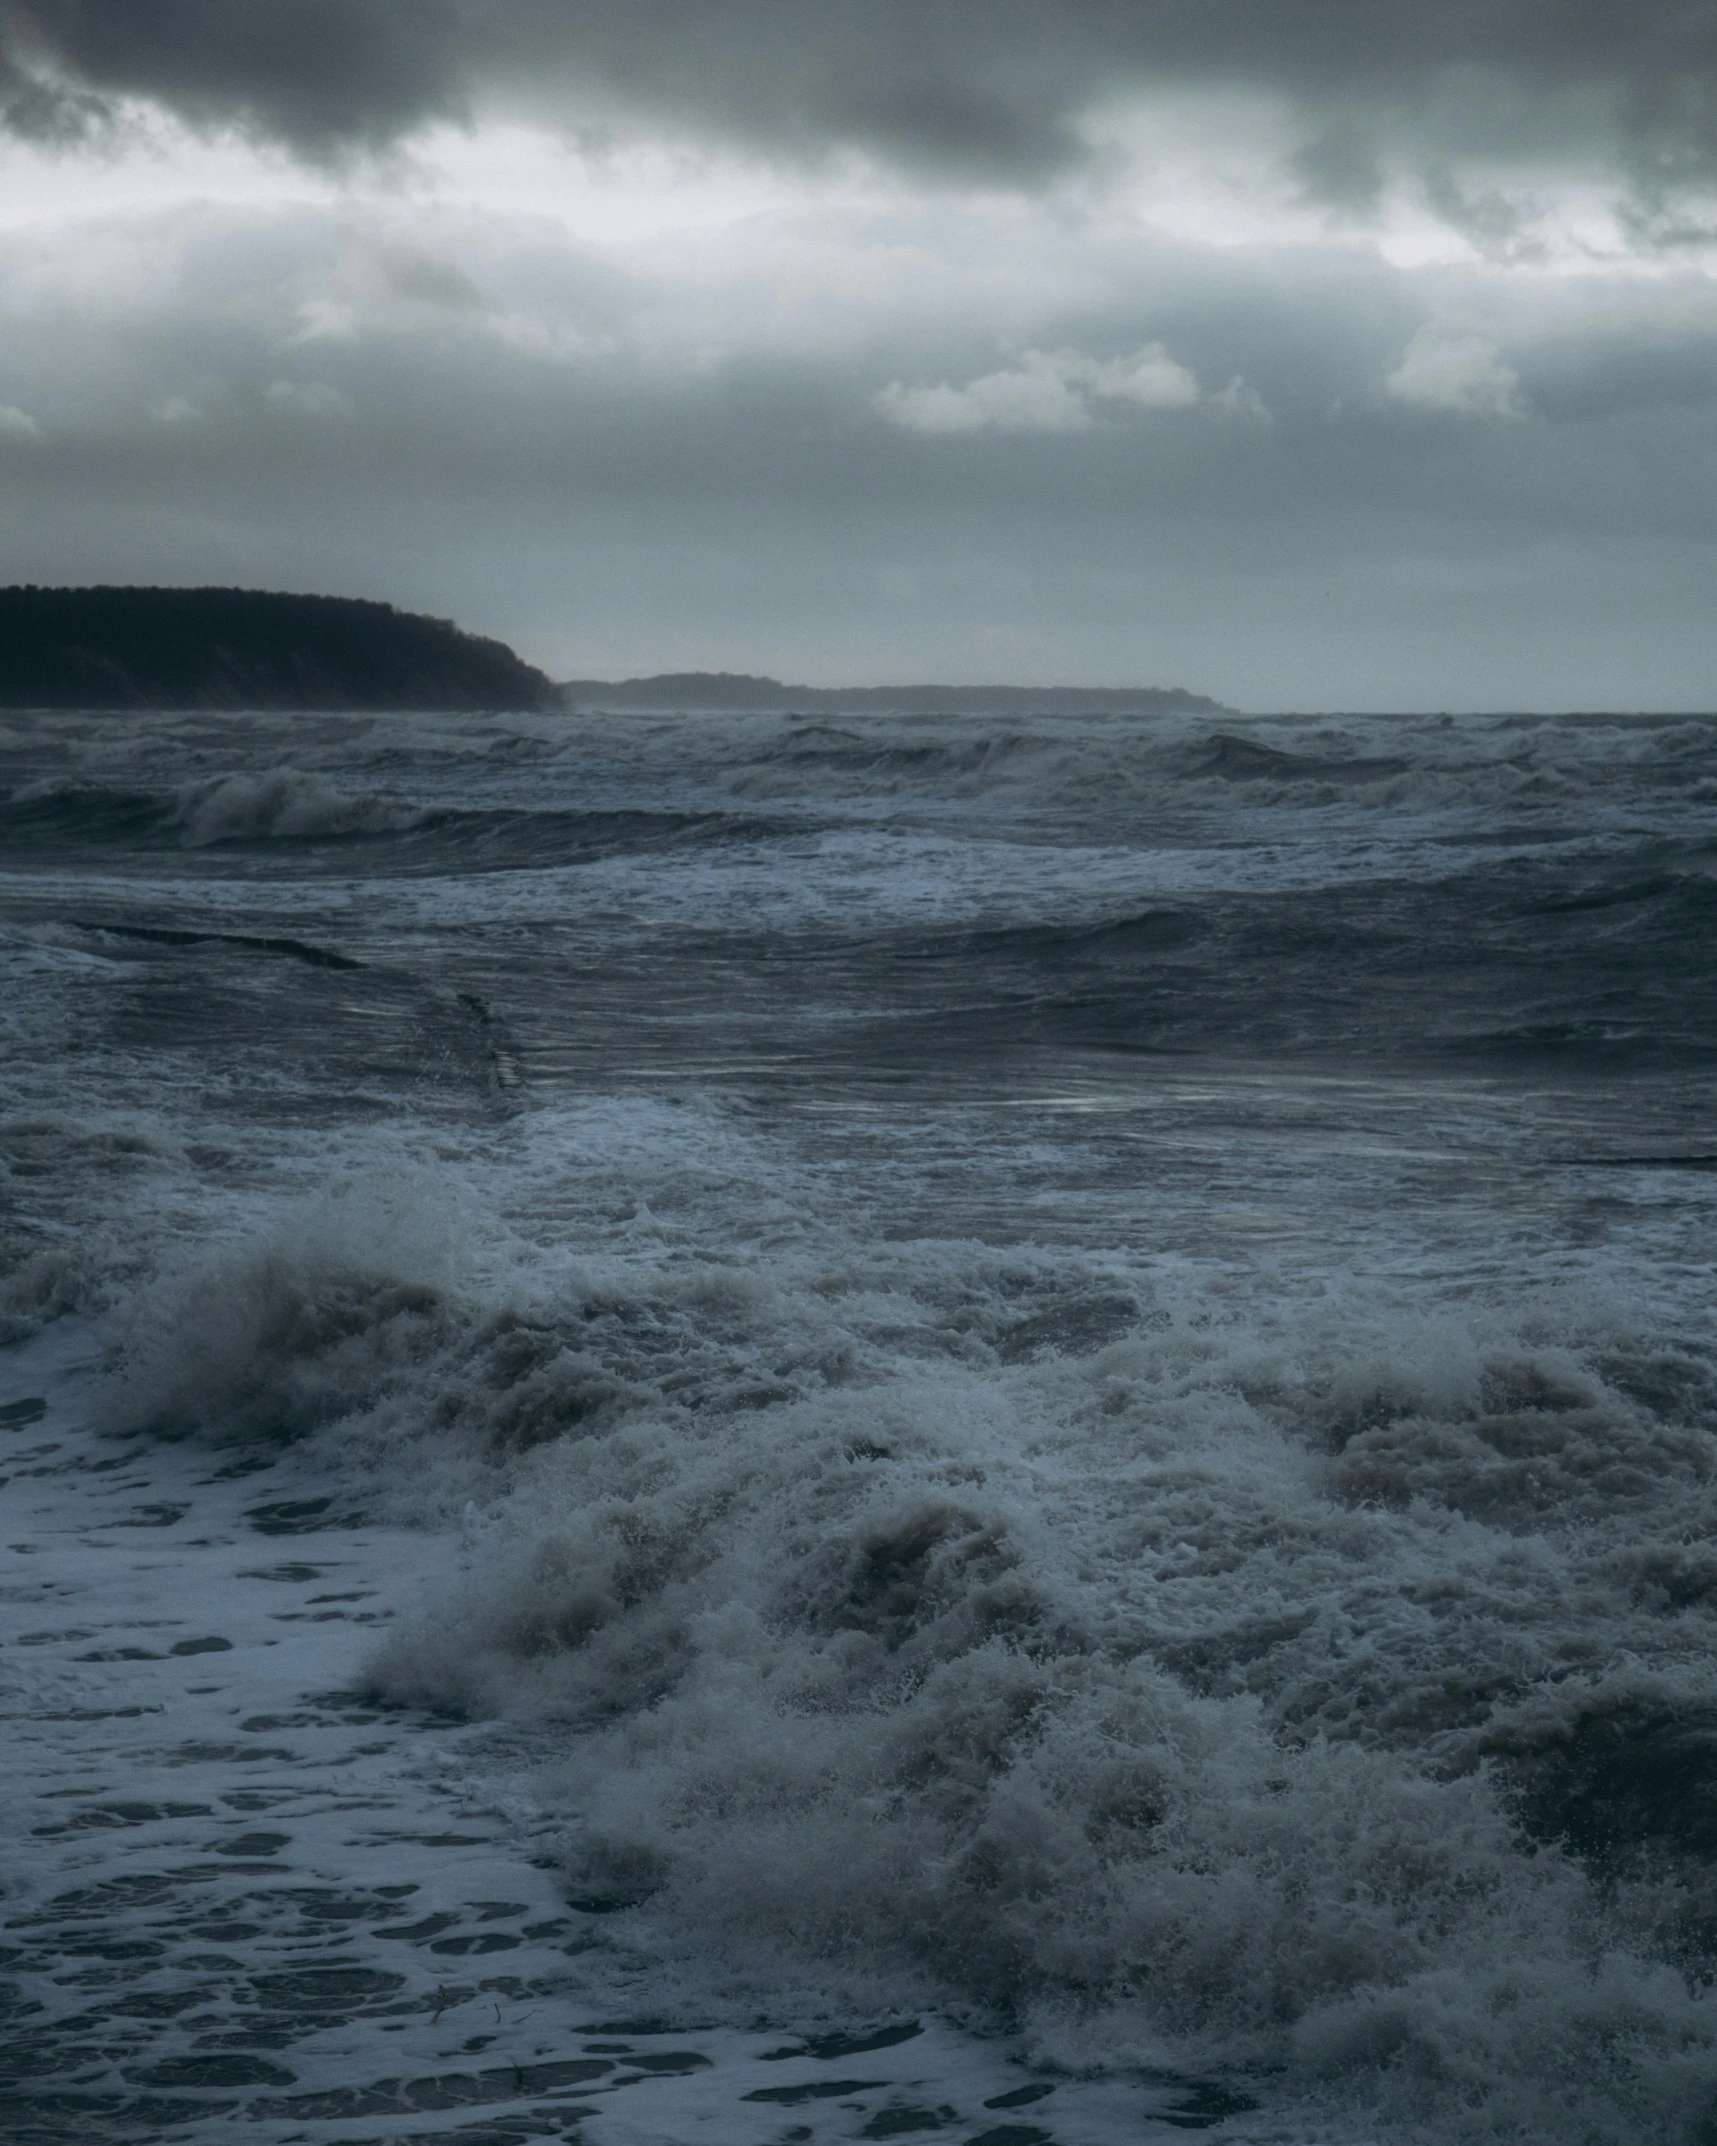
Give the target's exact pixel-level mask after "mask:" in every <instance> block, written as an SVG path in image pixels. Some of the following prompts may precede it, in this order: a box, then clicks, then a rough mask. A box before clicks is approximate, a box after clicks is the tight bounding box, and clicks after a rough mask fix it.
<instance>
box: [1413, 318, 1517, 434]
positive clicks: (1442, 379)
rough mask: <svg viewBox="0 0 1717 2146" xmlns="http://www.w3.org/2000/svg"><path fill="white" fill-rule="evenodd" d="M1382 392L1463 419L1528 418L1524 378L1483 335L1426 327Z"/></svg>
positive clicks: (1420, 408) (1416, 405)
mask: <svg viewBox="0 0 1717 2146" xmlns="http://www.w3.org/2000/svg"><path fill="white" fill-rule="evenodd" d="M1383 390H1384V393H1385V394H1387V395H1389V396H1390V397H1392V398H1393V400H1395V401H1396V402H1404V403H1407V404H1409V405H1411V406H1412V407H1413V408H1414V409H1418V410H1447V411H1451V412H1453V413H1454V414H1455V415H1457V416H1460V417H1524V416H1525V415H1526V404H1525V403H1524V401H1523V400H1522V399H1521V394H1520V377H1519V375H1518V374H1517V373H1516V372H1515V370H1514V368H1513V366H1511V365H1505V364H1504V363H1503V361H1502V358H1501V355H1500V354H1499V352H1498V350H1497V347H1496V345H1495V344H1494V343H1493V342H1490V341H1489V340H1488V339H1487V338H1486V337H1484V336H1482V335H1459V334H1451V333H1449V331H1447V330H1446V329H1441V328H1429V327H1427V328H1421V329H1420V330H1419V332H1418V334H1417V335H1416V336H1414V338H1413V340H1412V341H1411V342H1410V343H1409V344H1408V345H1407V348H1406V349H1405V350H1404V351H1403V352H1402V353H1401V362H1400V364H1399V365H1397V366H1396V368H1395V370H1394V371H1393V372H1392V373H1390V374H1389V375H1388V376H1387V377H1386V379H1385V380H1384V382H1383Z"/></svg>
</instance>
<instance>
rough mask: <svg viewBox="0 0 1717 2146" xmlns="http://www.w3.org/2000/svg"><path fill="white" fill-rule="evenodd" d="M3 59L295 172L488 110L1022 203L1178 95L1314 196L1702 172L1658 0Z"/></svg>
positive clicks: (82, 16)
mask: <svg viewBox="0 0 1717 2146" xmlns="http://www.w3.org/2000/svg"><path fill="white" fill-rule="evenodd" d="M0 54H3V58H4V65H5V68H6V80H7V85H8V87H7V100H6V109H7V113H8V117H9V120H10V123H11V124H12V126H14V127H15V128H18V129H22V130H26V131H32V132H35V133H52V132H54V131H56V130H57V131H59V132H61V133H70V134H76V133H79V132H84V131H87V130H89V129H91V128H92V127H95V126H97V125H99V124H100V123H101V121H102V119H103V118H104V117H107V118H109V119H111V117H112V116H113V115H114V112H115V109H116V106H117V105H118V104H119V103H120V102H121V101H123V100H125V99H128V98H141V99H147V100H152V101H155V102H158V103H160V104H162V105H164V106H166V107H168V108H170V109H171V110H173V111H174V112H176V113H178V114H179V115H181V116H182V117H184V118H186V119H188V120H190V121H192V122H194V123H197V124H202V125H214V126H220V125H231V126H236V127H240V128H243V129H246V130H249V131H251V132H253V133H256V134H259V135H263V136H268V137H272V138H275V139H278V140H280V141H282V142H285V143H288V144H290V145H291V146H292V147H294V148H295V149H297V150H300V151H303V152H305V153H308V154H312V155H329V154H335V153H339V152H341V151H346V150H350V149H353V148H374V147H378V146H381V145H384V144H386V143H388V142H391V141H396V140H398V139H399V138H401V137H402V136H404V135H406V134H408V133H410V132H411V130H412V129H414V128H416V127H418V126H420V125H421V124H423V123H424V122H425V121H427V120H431V119H436V118H449V117H458V116H464V117H467V118H469V117H471V116H472V115H474V114H476V113H478V112H479V111H481V110H482V109H484V108H485V107H488V106H492V105H494V104H496V103H500V104H507V103H511V104H514V105H528V106H531V107H534V108H536V109H537V110H539V111H543V112H549V113H553V114H555V115H556V116H557V117H559V118H560V119H562V120H563V121H565V122H567V123H570V124H574V125H584V126H587V127H608V128H626V127H639V126H643V127H654V126H661V125H667V126H670V127H673V128H676V129H682V130H686V131H688V132H690V133H692V134H694V135H697V134H702V135H706V136H710V137H715V138H720V139H724V140H728V141H738V142H743V143H745V144H747V145H750V146H753V147H760V148H763V149H766V150H770V151H775V152H782V153H787V154H791V155H798V156H806V155H810V156H816V155H822V154H826V153H827V152H829V151H830V150H834V149H841V148H853V149H858V150H862V151H866V152H870V153H872V154H875V155H879V156H882V157H885V158H895V159H899V160H901V161H902V162H904V163H906V164H908V165H911V166H916V167H919V168H931V169H942V170H946V171H950V172H958V173H962V174H965V175H968V176H977V177H982V178H985V179H987V180H990V181H992V182H997V183H1008V184H1025V185H1029V184H1034V183H1040V182H1042V181H1043V180H1045V179H1046V178H1048V177H1049V176H1051V175H1053V174H1055V173H1056V172H1058V171H1063V170H1065V169H1067V168H1068V167H1069V166H1072V165H1077V164H1079V163H1081V162H1082V161H1085V160H1086V159H1088V158H1089V157H1090V155H1091V153H1092V150H1091V141H1090V136H1089V133H1088V131H1087V129H1086V127H1085V126H1084V124H1083V122H1084V121H1085V120H1086V119H1087V117H1088V115H1089V114H1090V112H1091V111H1092V109H1093V108H1094V107H1097V106H1100V105H1103V104H1107V103H1112V102H1113V101H1114V100H1115V99H1116V98H1117V97H1124V96H1125V95H1127V94H1128V93H1130V92H1135V91H1139V90H1142V89H1149V88H1153V87H1154V88H1163V87H1171V88H1172V87H1185V86H1188V85H1201V86H1217V87H1237V88H1243V89H1248V90H1254V91H1263V92H1273V93H1277V94H1280V95H1281V96H1283V97H1285V98H1287V99H1289V100H1291V101H1292V102H1293V103H1294V104H1295V106H1296V107H1297V108H1298V109H1299V111H1300V113H1301V114H1302V117H1303V118H1304V120H1305V122H1306V130H1305V139H1304V141H1303V144H1302V146H1301V148H1300V151H1299V162H1300V169H1301V173H1302V177H1303V179H1304V181H1305V183H1306V185H1307V186H1308V188H1310V189H1311V190H1313V191H1314V192H1315V193H1318V194H1320V195H1321V196H1324V197H1327V198H1328V199H1330V200H1331V201H1334V202H1341V201H1346V202H1348V203H1350V204H1362V203H1363V202H1365V201H1366V200H1367V199H1368V198H1370V196H1371V195H1372V194H1374V192H1375V190H1376V185H1377V156H1378V151H1379V148H1380V145H1382V144H1385V143H1387V142H1388V141H1389V140H1391V139H1393V138H1395V137H1397V136H1404V137H1406V138H1408V139H1411V140H1414V141H1416V142H1417V143H1418V144H1419V145H1420V147H1421V149H1422V151H1423V153H1424V155H1425V156H1426V158H1427V159H1428V160H1430V161H1431V162H1433V163H1434V162H1435V161H1436V160H1437V158H1439V157H1446V156H1448V155H1462V154H1475V153H1476V154H1483V155H1486V156H1490V157H1507V156H1510V155H1531V156H1539V157H1541V156H1543V155H1545V154H1547V153H1552V152H1556V151H1562V152H1568V153H1580V154H1591V155H1596V156H1599V157H1601V158H1604V159H1608V160H1610V161H1611V162H1613V163H1614V164H1616V165H1617V166H1618V167H1620V168H1623V169H1625V170H1626V171H1627V172H1628V173H1629V175H1630V176H1631V178H1632V180H1633V182H1634V183H1635V185H1636V186H1637V188H1638V189H1639V190H1640V191H1641V193H1642V195H1644V196H1648V197H1661V196H1662V195H1664V194H1665V192H1666V191H1672V190H1674V189H1675V188H1677V187H1679V186H1681V185H1684V184H1687V183H1693V182H1698V181H1702V180H1703V179H1704V178H1705V177H1707V176H1708V175H1709V173H1710V172H1711V170H1712V168H1713V158H1714V156H1717V14H1714V13H1713V11H1712V10H1711V9H1710V8H1709V7H1704V6H1692V7H1690V6H1687V5H1685V4H1681V0H1635V4H1632V5H1629V6H1627V7H1625V8H1624V7H1619V6H1616V5H1614V4H1611V0H1579V4H1567V0H1562V4H1548V0H1437V4H1433V5H1427V6H1420V7H1388V6H1379V5H1377V4H1376V0H1058V4H1057V5H1055V6H1054V7H1045V6H1043V5H1041V4H1038V0H820V4H816V5H806V4H805V0H647V4H643V5H640V4H638V0H293V4H292V5H291V6H282V5H280V4H279V0H13V4H12V5H10V6H9V7H8V8H7V9H6V11H5V13H4V16H3V17H0ZM1445 185H1446V187H1447V188H1448V192H1449V206H1450V208H1451V211H1452V212H1453V213H1456V214H1459V213H1462V212H1463V210H1464V213H1466V214H1468V215H1469V216H1476V217H1478V218H1479V219H1481V220H1482V218H1483V216H1484V214H1485V205H1484V203H1483V201H1482V200H1480V201H1477V202H1473V201H1466V202H1464V203H1463V200H1462V197H1461V194H1460V189H1459V188H1458V186H1457V185H1455V184H1454V183H1453V182H1451V181H1448V180H1447V179H1445Z"/></svg>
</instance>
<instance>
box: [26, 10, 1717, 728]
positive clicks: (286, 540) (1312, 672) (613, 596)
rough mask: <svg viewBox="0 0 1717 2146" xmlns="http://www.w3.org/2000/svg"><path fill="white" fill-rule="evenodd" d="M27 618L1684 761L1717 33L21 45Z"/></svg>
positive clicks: (324, 18) (1473, 16) (116, 19)
mask: <svg viewBox="0 0 1717 2146" xmlns="http://www.w3.org/2000/svg"><path fill="white" fill-rule="evenodd" d="M0 500H3V503H4V511H3V512H0V580H16V581H36V582H43V583H62V582H63V583H86V582H156V583H172V584H197V583H220V584H239V585H246V586H262V587H279V588H292V589H305V590H324V591H327V592H330V593H335V594H342V595H354V596H370V597H381V598H385V599H386V600H388V601H390V602H394V603H398V604H401V605H403V606H406V607H407V608H410V609H413V610H422V611H429V612H433V613H436V614H438V615H442V616H450V617H453V618H456V619H457V620H458V621H459V622H460V623H461V624H462V625H465V626H467V627H470V628H471V629H473V630H475V631H478V632H483V633H492V634H496V635H499V636H500V637H501V638H503V639H505V640H507V641H509V642H511V643H512V644H513V645H514V646H515V647H516V648H517V649H518V650H519V651H520V653H521V654H523V655H525V656H526V657H528V658H529V659H530V660H532V661H533V662H536V663H538V664H540V665H542V666H543V668H545V669H546V670H548V671H550V672H551V673H552V674H553V675H555V676H557V677H567V676H578V677H624V676H631V675H636V674H639V673H648V672H654V671H661V670H677V669H693V668H699V669H727V670H741V671H757V672H765V673H769V674H772V675H774V676H777V677H785V678H788V679H791V680H794V681H802V682H809V683H814V684H820V685H822V684H839V683H866V684H868V683H904V682H921V681H948V682H997V683H1017V684H1034V683H1036V684H1047V683H1070V684H1090V685H1100V684H1102V685H1139V684H1145V685H1151V684H1159V685H1162V684H1178V685H1186V686H1189V687H1192V688H1194V689H1196V690H1199V691H1202V692H1206V693H1210V694H1213V695H1215V696H1216V697H1217V698H1219V699H1221V700H1223V701H1225V702H1227V703H1229V704H1231V705H1234V706H1238V707H1244V708H1250V709H1256V710H1259V711H1266V710H1271V709H1329V710H1354V711H1358V710H1376V711H1380V712H1387V711H1390V710H1399V709H1409V708H1416V709H1439V708H1448V709H1452V710H1459V709H1473V708H1490V709H1499V708H1500V709H1516V708H1518V709H1524V710H1538V709H1545V710H1554V709H1623V710H1634V709H1660V710H1685V709H1707V708H1711V707H1713V706H1714V705H1717V6H1714V5H1713V4H1711V0H1691V4H1690V0H1629V4H1628V5H1627V6H1625V7H1623V6H1620V5H1616V4H1613V0H1482V4H1481V0H1454V4H1449V0H1422V4H1421V5H1419V6H1418V7H1416V8H1411V9H1410V8H1406V7H1391V6H1388V5H1384V4H1382V0H1055V4H1053V5H1049V4H1046V0H34V4H30V0H24V4H20V0H0Z"/></svg>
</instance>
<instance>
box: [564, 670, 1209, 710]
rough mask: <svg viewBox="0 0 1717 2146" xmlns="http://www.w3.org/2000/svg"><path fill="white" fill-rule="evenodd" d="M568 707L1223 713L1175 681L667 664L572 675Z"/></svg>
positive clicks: (567, 688) (566, 699)
mask: <svg viewBox="0 0 1717 2146" xmlns="http://www.w3.org/2000/svg"><path fill="white" fill-rule="evenodd" d="M560 693H561V699H562V701H563V702H564V704H565V705H566V706H567V707H568V708H571V709H575V710H576V709H581V708H590V709H596V708H615V709H620V708H636V709H638V710H640V711H641V712H650V711H656V712H665V713H672V712H673V711H674V710H676V709H682V708H683V709H685V710H687V711H692V710H697V709H733V710H741V709H743V710H747V711H754V712H762V713H768V712H769V711H771V710H777V709H778V710H780V711H781V712H783V713H788V714H794V715H859V714H863V713H865V712H867V711H869V712H872V713H876V714H902V715H1026V714H1036V715H1093V714H1118V715H1131V714H1137V715H1166V714H1172V713H1177V712H1181V711H1185V712H1186V713H1189V714H1198V715H1225V714H1228V713H1230V712H1231V711H1230V710H1228V709H1225V708H1224V707H1223V706H1222V704H1221V703H1220V702H1219V701H1214V700H1207V699H1206V698H1205V696H1204V695H1203V694H1202V693H1189V692H1187V691H1186V690H1185V688H1184V687H1181V686H786V685H783V684H782V683H781V681H780V680H779V679H778V678H747V677H745V676H743V675H741V674H738V673H736V672H733V671H667V672H664V673H663V674H662V675H661V676H660V677H658V678H626V679H622V680H620V681H619V682H617V683H605V682H604V681H603V680H601V679H599V678H572V679H569V680H568V681H567V683H566V684H565V685H563V686H562V687H561V689H560Z"/></svg>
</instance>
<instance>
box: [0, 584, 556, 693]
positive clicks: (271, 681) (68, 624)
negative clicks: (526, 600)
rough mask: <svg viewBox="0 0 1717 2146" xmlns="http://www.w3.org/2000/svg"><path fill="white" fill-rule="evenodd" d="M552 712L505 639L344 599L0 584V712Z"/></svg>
mask: <svg viewBox="0 0 1717 2146" xmlns="http://www.w3.org/2000/svg"><path fill="white" fill-rule="evenodd" d="M555 704H557V696H556V692H555V688H554V686H553V685H552V684H551V683H550V681H549V680H548V679H547V678H545V677H544V676H543V674H542V672H541V671H537V670H533V669H532V668H531V666H530V665H529V664H528V663H524V662H522V661H521V660H520V659H519V657H517V656H515V655H514V653H513V652H512V650H511V649H510V648H508V647H506V646H505V645H504V644H503V643H502V642H500V641H486V640H481V639H479V638H478V637H477V636H476V635H474V634H469V633H462V632H461V631H460V630H459V628H458V627H457V626H455V625H453V624H451V623H450V622H449V621H448V620H446V619H436V618H422V617H419V616H417V615H416V614H414V613H412V612H409V611H396V610H395V609H394V608H393V606H392V605H391V604H381V603H366V602H360V601H357V600H354V599H353V598H350V597H344V596H283V595H275V594H272V593H269V592H267V591H263V590H259V589H136V588H98V589H43V588H35V587H23V588H9V589H0V706H4V707H9V708H138V709H150V708H159V709H171V708H302V709H333V708H353V709H389V708H442V709H490V708H492V709H500V708H537V707H546V706H551V705H555Z"/></svg>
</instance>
